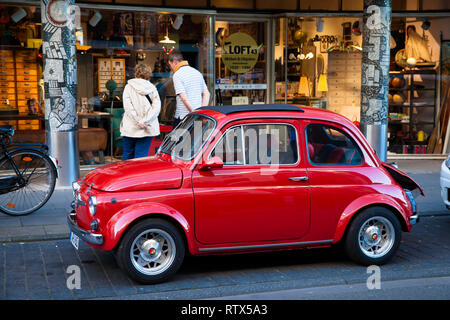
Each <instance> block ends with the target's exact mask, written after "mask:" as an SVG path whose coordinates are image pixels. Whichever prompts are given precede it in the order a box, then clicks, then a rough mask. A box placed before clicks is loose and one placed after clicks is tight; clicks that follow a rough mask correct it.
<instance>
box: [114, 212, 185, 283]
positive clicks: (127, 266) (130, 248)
mask: <svg viewBox="0 0 450 320" xmlns="http://www.w3.org/2000/svg"><path fill="white" fill-rule="evenodd" d="M184 255H185V245H184V241H183V238H182V236H181V234H180V232H179V231H178V229H177V228H176V227H175V226H174V225H173V224H171V223H169V222H167V221H165V220H162V219H147V220H144V221H142V222H139V223H138V224H136V225H135V226H133V227H132V228H131V229H130V230H129V231H127V232H126V234H125V235H124V236H123V238H122V240H121V242H120V244H119V247H118V249H117V251H116V260H117V264H118V265H119V267H120V268H121V269H122V270H124V271H125V272H126V273H127V274H128V275H129V276H130V277H131V278H132V279H134V280H136V281H138V282H140V283H144V284H155V283H160V282H163V281H166V280H167V279H168V278H170V277H171V276H173V275H174V274H175V273H176V272H177V271H178V269H179V268H180V267H181V264H182V263H183V259H184Z"/></svg>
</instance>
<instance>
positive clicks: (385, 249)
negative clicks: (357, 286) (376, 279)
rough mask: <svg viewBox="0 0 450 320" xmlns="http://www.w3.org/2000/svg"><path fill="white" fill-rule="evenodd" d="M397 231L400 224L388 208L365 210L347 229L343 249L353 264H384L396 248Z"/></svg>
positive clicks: (399, 228) (398, 236) (399, 233)
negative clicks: (354, 262)
mask: <svg viewBox="0 0 450 320" xmlns="http://www.w3.org/2000/svg"><path fill="white" fill-rule="evenodd" d="M401 232H402V231H401V226H400V223H399V221H398V219H397V217H396V216H395V215H394V214H393V213H392V212H391V211H390V210H388V209H386V208H383V207H371V208H368V209H365V210H363V211H362V212H360V213H359V214H358V215H357V216H356V217H355V219H354V220H353V222H352V223H351V225H350V227H349V229H348V232H347V235H346V238H345V251H346V253H347V255H348V256H349V258H350V259H352V260H354V261H356V262H357V263H360V264H363V265H372V264H375V265H381V264H384V263H386V262H387V261H389V260H390V259H391V258H392V256H393V255H394V254H395V252H396V251H397V249H398V246H399V245H400V240H401Z"/></svg>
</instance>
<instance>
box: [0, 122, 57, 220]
mask: <svg viewBox="0 0 450 320" xmlns="http://www.w3.org/2000/svg"><path fill="white" fill-rule="evenodd" d="M13 136H14V127H13V126H10V125H7V126H0V155H1V156H0V212H3V213H5V214H7V215H11V216H24V215H28V214H30V213H32V212H35V211H36V210H38V209H39V208H41V207H42V206H43V205H44V204H45V203H47V201H48V200H49V199H50V197H51V196H52V194H53V191H54V190H55V184H56V179H57V169H56V167H57V166H56V161H55V160H54V159H53V158H52V157H50V156H49V155H48V153H47V151H48V146H47V145H45V144H42V143H40V142H35V141H20V142H12V137H13Z"/></svg>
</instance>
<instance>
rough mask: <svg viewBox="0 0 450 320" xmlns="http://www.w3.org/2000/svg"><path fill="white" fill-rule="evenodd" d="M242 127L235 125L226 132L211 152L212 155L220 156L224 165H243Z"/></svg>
mask: <svg viewBox="0 0 450 320" xmlns="http://www.w3.org/2000/svg"><path fill="white" fill-rule="evenodd" d="M242 150H243V149H242V128H241V126H239V127H234V128H232V129H229V130H227V131H226V132H225V134H224V135H223V136H222V137H221V138H220V140H219V142H218V143H217V144H216V146H215V147H214V150H213V151H212V152H211V155H210V157H219V158H220V159H222V161H223V164H224V165H243V164H244V153H243V151H242Z"/></svg>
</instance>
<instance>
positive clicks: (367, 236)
mask: <svg viewBox="0 0 450 320" xmlns="http://www.w3.org/2000/svg"><path fill="white" fill-rule="evenodd" d="M394 241H395V230H394V226H393V225H392V222H391V221H389V220H388V219H386V218H384V217H372V218H370V219H368V220H367V221H366V222H365V223H364V224H363V225H362V226H361V228H360V229H359V233H358V242H359V248H360V249H361V251H362V252H363V253H364V254H365V255H366V256H368V257H371V258H381V257H383V256H384V255H386V254H387V253H388V252H389V251H390V250H391V249H392V247H393V246H394Z"/></svg>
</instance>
